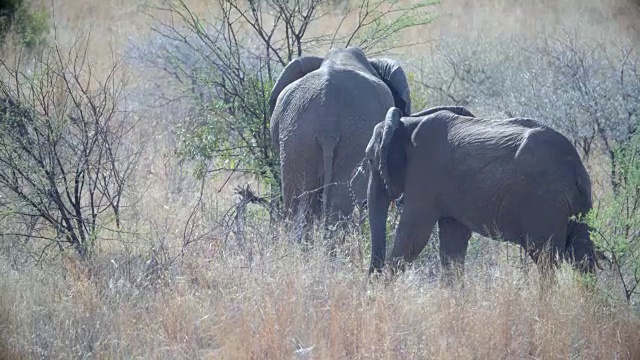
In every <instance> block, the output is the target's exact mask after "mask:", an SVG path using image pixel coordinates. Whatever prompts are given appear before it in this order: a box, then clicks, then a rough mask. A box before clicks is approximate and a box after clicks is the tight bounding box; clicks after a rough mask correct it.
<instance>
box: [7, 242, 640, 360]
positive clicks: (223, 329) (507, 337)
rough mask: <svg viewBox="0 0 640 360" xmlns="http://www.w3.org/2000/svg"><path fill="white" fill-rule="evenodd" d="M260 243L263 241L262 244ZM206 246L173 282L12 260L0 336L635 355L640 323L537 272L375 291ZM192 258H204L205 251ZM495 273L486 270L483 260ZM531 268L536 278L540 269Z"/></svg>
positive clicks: (300, 353) (354, 273)
mask: <svg viewBox="0 0 640 360" xmlns="http://www.w3.org/2000/svg"><path fill="white" fill-rule="evenodd" d="M252 239H253V240H259V237H258V234H254V236H253V237H252ZM213 245H214V244H213V243H211V244H204V243H202V244H200V245H199V248H198V249H197V250H196V251H193V252H190V253H189V254H188V255H187V256H186V257H185V258H184V259H182V261H181V262H180V263H179V264H175V265H174V267H173V274H168V273H165V274H162V275H163V276H164V277H163V278H156V279H152V278H145V279H143V280H140V281H138V282H137V283H135V282H134V280H135V279H136V278H138V275H140V274H141V270H142V269H143V268H144V266H143V265H144V264H142V263H140V264H138V265H135V264H133V263H129V266H130V269H129V274H130V276H129V277H127V276H123V275H122V274H123V273H125V272H118V271H116V264H117V265H118V266H125V265H126V264H125V263H124V262H123V260H122V259H116V260H115V261H114V262H113V263H112V262H111V261H110V260H109V258H107V257H104V258H101V259H99V260H98V261H103V262H104V263H105V264H103V266H99V265H94V267H92V273H91V274H90V273H89V272H88V271H87V270H84V269H83V268H82V267H81V266H80V265H78V264H76V263H75V262H73V261H71V260H68V261H66V262H65V264H66V265H65V266H64V271H60V270H61V269H60V268H57V267H53V268H49V267H46V268H44V269H38V270H36V269H33V270H31V271H29V272H27V273H18V272H15V271H12V270H11V269H10V268H8V267H7V266H6V264H2V273H3V274H5V275H4V276H3V277H2V279H0V288H1V290H2V291H1V292H0V294H2V295H0V317H2V319H3V326H2V327H0V336H2V338H3V339H4V344H3V345H4V348H5V351H7V352H8V353H10V354H21V355H22V356H24V357H30V358H31V357H46V358H70V357H83V356H91V357H95V358H139V357H143V358H194V357H196V358H223V359H227V358H233V359H238V358H261V359H263V358H268V359H274V358H277V359H282V358H304V359H311V358H314V359H336V358H377V359H379V358H389V359H391V358H393V359H396V358H429V359H468V358H483V359H486V358H544V359H566V358H583V359H586V358H588V359H605V358H606V359H610V358H621V359H631V358H637V357H638V355H639V354H640V319H638V315H637V314H634V313H632V312H631V311H630V310H629V309H628V308H625V307H624V306H616V305H615V304H614V303H612V302H611V301H607V300H606V299H604V298H602V296H601V295H600V294H598V293H596V294H591V293H589V292H588V291H586V290H585V289H584V288H583V287H582V286H581V285H580V284H579V282H577V281H575V280H574V279H572V278H571V276H570V275H569V273H568V272H566V271H565V272H563V273H562V274H561V275H560V277H559V281H558V284H557V287H556V288H555V289H554V290H553V291H551V292H550V294H549V295H548V296H547V297H545V296H541V295H540V294H539V293H538V291H537V289H538V287H537V280H536V279H537V278H536V275H535V274H536V272H535V270H534V269H528V268H525V269H528V270H527V271H521V270H518V269H517V268H516V267H514V266H509V265H506V264H505V262H503V261H500V262H499V265H491V266H488V265H487V266H486V267H485V266H483V263H482V262H474V263H472V265H470V266H469V267H468V271H469V274H468V276H467V286H466V288H465V290H464V293H459V292H456V291H451V290H447V289H444V288H442V287H439V286H438V283H437V282H436V281H433V280H430V279H429V278H428V277H426V275H424V274H425V271H424V269H418V271H415V272H409V273H408V274H406V275H405V276H403V277H401V278H399V279H397V281H395V282H393V283H390V284H387V285H380V284H378V285H372V286H369V287H365V282H364V279H365V278H364V273H363V272H362V271H361V269H360V267H359V266H357V265H355V264H354V263H353V262H352V261H349V260H348V259H346V258H342V259H340V260H330V259H328V258H326V257H325V256H324V255H323V254H322V252H320V251H315V250H312V251H310V252H304V251H301V250H299V249H297V248H296V247H295V246H291V245H288V244H286V242H284V241H277V242H275V243H272V244H271V245H263V248H262V249H260V246H258V245H257V244H253V245H251V247H252V248H253V257H252V258H249V256H247V251H240V250H239V249H238V248H237V247H235V245H233V244H231V243H230V244H229V245H228V246H223V247H217V248H214V247H213ZM194 250H195V249H194ZM485 264H486V263H485ZM529 270H533V271H529Z"/></svg>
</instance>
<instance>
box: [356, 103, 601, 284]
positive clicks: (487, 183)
mask: <svg viewBox="0 0 640 360" xmlns="http://www.w3.org/2000/svg"><path fill="white" fill-rule="evenodd" d="M366 156H367V159H368V162H369V165H370V171H369V185H368V193H367V197H368V200H367V202H368V206H369V222H370V225H371V241H372V249H371V265H370V269H369V272H370V273H371V272H373V271H378V270H380V269H381V268H382V267H383V266H384V261H385V249H386V239H385V232H386V218H387V212H388V207H389V204H390V201H392V200H395V199H397V198H398V197H400V196H401V195H403V205H402V206H403V210H402V215H401V217H400V222H399V224H398V228H397V229H396V234H395V242H394V245H393V250H392V254H391V264H392V266H393V267H394V268H395V267H396V266H398V265H399V262H401V261H404V262H411V261H413V260H414V259H415V258H416V256H417V255H418V254H419V253H420V252H421V251H422V249H423V248H424V247H425V245H426V244H427V242H428V241H429V237H430V234H431V232H432V230H433V227H434V225H435V224H436V222H437V223H438V227H439V236H440V260H441V263H442V265H443V269H445V270H452V268H456V269H457V271H458V274H460V275H461V274H462V271H463V268H464V259H465V253H466V250H467V245H468V242H469V238H470V237H471V233H472V232H476V233H478V234H481V235H483V236H486V237H490V238H493V239H501V240H506V241H510V242H513V243H516V244H520V245H521V246H523V247H525V249H526V250H527V252H528V253H529V255H530V256H531V257H532V258H533V260H534V261H535V262H536V264H538V266H539V267H540V266H541V264H543V263H545V261H542V260H543V257H542V256H541V254H543V253H544V254H547V255H556V254H557V255H560V256H561V257H563V258H565V259H567V260H570V259H569V258H571V257H575V258H576V259H577V260H579V261H577V262H574V265H575V266H576V267H577V268H578V269H580V270H581V271H583V272H593V271H595V265H596V251H595V248H594V245H593V242H592V241H591V240H590V238H589V228H588V227H587V225H585V224H582V223H579V222H576V221H574V220H570V218H571V217H572V216H573V215H582V214H585V213H587V212H588V211H589V210H590V209H591V206H592V201H591V180H590V178H589V174H588V173H587V171H586V169H585V168H584V166H583V164H582V162H581V160H580V157H579V156H578V153H577V152H576V150H575V148H574V147H573V145H572V144H571V143H570V142H569V141H568V139H567V138H565V137H564V136H563V135H561V134H560V133H559V132H557V131H555V130H553V129H551V128H549V127H548V126H546V125H544V124H542V123H540V122H538V121H536V120H533V119H525V118H512V119H506V120H484V119H479V118H476V117H474V116H473V114H471V113H470V112H469V111H468V110H466V109H464V108H461V107H438V108H433V109H429V110H426V111H422V112H420V113H417V114H414V115H412V116H408V117H403V118H401V113H400V111H399V110H398V109H396V108H393V107H392V108H390V109H389V110H388V112H387V114H386V119H385V120H384V121H383V122H380V123H379V124H377V125H376V127H375V129H374V131H373V135H372V136H371V139H370V141H369V144H368V146H367V148H366ZM541 250H551V251H547V252H541ZM598 255H599V254H598ZM544 259H546V260H547V261H551V262H552V263H553V261H554V259H555V256H550V257H546V256H545V257H544ZM547 264H548V263H547ZM541 270H543V269H541ZM445 274H446V271H445Z"/></svg>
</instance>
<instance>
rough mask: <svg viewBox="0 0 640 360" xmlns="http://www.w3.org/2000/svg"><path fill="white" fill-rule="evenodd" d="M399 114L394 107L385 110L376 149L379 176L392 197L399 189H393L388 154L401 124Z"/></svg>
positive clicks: (393, 197) (395, 195)
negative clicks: (380, 137)
mask: <svg viewBox="0 0 640 360" xmlns="http://www.w3.org/2000/svg"><path fill="white" fill-rule="evenodd" d="M401 115H402V112H401V111H400V109H398V108H396V107H392V108H390V109H389V110H388V111H387V115H386V117H385V119H384V126H383V128H382V140H381V141H380V147H379V149H378V156H379V159H380V165H379V169H378V170H379V171H380V177H381V178H382V181H383V182H384V187H385V191H386V192H387V195H388V196H389V197H390V198H392V199H395V198H397V197H398V196H399V195H400V194H399V192H400V191H397V190H396V189H394V186H393V183H392V181H391V171H390V169H389V167H390V164H389V155H390V148H391V144H392V140H393V137H394V134H395V133H396V132H397V131H398V129H399V128H400V127H402V126H403V124H402V121H400V117H401Z"/></svg>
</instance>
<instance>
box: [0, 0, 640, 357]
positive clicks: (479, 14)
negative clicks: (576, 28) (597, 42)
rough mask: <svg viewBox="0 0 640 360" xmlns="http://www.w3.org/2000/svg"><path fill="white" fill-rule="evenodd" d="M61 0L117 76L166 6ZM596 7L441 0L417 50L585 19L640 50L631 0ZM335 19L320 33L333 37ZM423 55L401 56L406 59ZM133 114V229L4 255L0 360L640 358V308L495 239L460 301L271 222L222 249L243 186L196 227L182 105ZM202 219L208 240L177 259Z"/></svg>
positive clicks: (73, 25) (68, 35)
mask: <svg viewBox="0 0 640 360" xmlns="http://www.w3.org/2000/svg"><path fill="white" fill-rule="evenodd" d="M53 3H54V5H55V9H56V21H57V23H58V33H59V34H58V36H59V39H60V41H62V42H64V41H69V42H70V41H71V40H72V39H73V38H74V36H75V32H76V31H78V29H80V28H82V27H85V26H88V25H90V24H93V30H92V33H93V39H100V41H96V42H94V43H93V44H92V45H91V48H90V52H91V56H92V57H93V58H94V59H95V60H96V61H98V62H99V63H100V62H103V63H104V64H107V63H109V61H110V60H111V56H112V55H114V54H115V55H116V57H119V56H121V55H122V53H123V52H124V51H125V49H126V48H127V46H128V41H129V39H128V38H129V37H133V38H136V37H139V38H141V37H144V36H145V35H146V34H148V32H149V18H148V17H147V16H146V15H144V14H143V13H142V12H141V10H142V9H143V6H144V5H153V4H160V3H162V1H160V0H157V1H151V0H148V1H134V2H122V1H116V0H102V1H95V0H91V1H81V0H70V1H66V0H65V1H61V0H56V1H54V2H53ZM190 4H192V5H193V6H194V7H195V8H196V9H199V10H204V9H206V8H207V2H204V1H196V0H194V1H192V2H190ZM603 4H605V2H602V3H600V2H598V3H597V4H596V2H589V4H588V5H586V3H585V2H581V1H578V0H575V1H568V2H562V5H560V4H559V3H557V2H551V1H542V2H534V1H526V2H519V5H518V6H512V5H511V3H510V2H506V1H499V0H496V1H491V2H483V3H482V6H480V5H477V4H475V3H473V2H470V1H462V0H445V1H443V3H442V4H441V5H439V7H437V9H438V11H439V12H440V13H441V14H450V16H449V17H447V18H444V19H443V20H442V21H441V22H438V23H436V24H434V26H432V27H429V30H428V31H422V32H417V31H416V32H413V33H411V34H410V36H411V39H409V40H415V39H418V40H428V39H430V38H433V37H435V36H438V34H441V33H451V32H453V33H461V34H464V33H465V32H476V33H481V32H486V33H487V34H492V33H500V32H520V31H523V32H530V33H531V34H535V33H536V32H538V31H540V30H541V29H545V28H547V27H553V26H558V25H562V24H570V23H575V22H576V21H584V22H585V23H588V24H591V25H593V26H594V29H596V30H595V31H594V35H596V34H597V35H598V36H612V35H611V34H618V35H620V37H630V38H633V36H635V33H634V32H633V31H631V30H629V29H630V28H632V27H630V26H631V25H635V23H634V22H636V21H637V20H636V19H635V18H634V17H633V16H634V14H635V13H633V12H628V11H622V10H620V9H623V8H624V4H625V3H624V2H623V1H622V0H612V1H610V2H606V5H603ZM534 15H535V16H534ZM585 18H586V19H589V20H584V19H585ZM591 20H593V21H591ZM331 21H332V20H331V19H328V20H327V22H326V23H324V24H325V25H323V26H321V27H320V28H318V29H315V30H314V31H319V32H322V31H323V29H324V27H325V26H326V28H327V29H331V27H332V26H333V25H332V23H331ZM600 29H605V30H606V31H605V30H602V31H599V30H600ZM616 36H617V35H616ZM109 44H111V45H112V46H113V48H110V47H109V46H107V45H109ZM423 55H424V54H423V49H422V48H419V47H417V48H412V49H407V50H404V56H406V58H407V59H410V58H415V57H419V56H423ZM129 65H130V66H131V68H130V70H131V72H132V74H133V76H132V79H131V82H132V84H131V89H132V91H149V89H148V88H147V87H146V81H147V80H148V78H146V77H148V76H150V74H149V73H145V72H143V71H142V70H141V69H138V68H135V66H134V65H131V64H129ZM147 95H148V94H147ZM136 110H137V111H138V116H139V117H140V119H141V125H142V126H141V127H139V128H138V129H137V130H136V132H135V133H133V134H132V139H133V140H132V141H133V143H134V145H135V146H139V147H142V148H143V149H144V151H145V155H144V156H143V158H142V160H141V163H140V166H139V169H138V172H137V174H136V178H135V182H134V183H133V186H134V191H133V193H132V194H131V198H129V199H128V203H127V205H128V207H127V208H126V209H125V214H124V216H125V219H126V220H125V222H124V223H125V224H126V226H127V227H128V233H127V234H121V235H119V236H118V237H116V239H115V240H117V241H103V242H102V243H101V245H100V248H99V251H98V253H97V256H96V259H95V260H94V262H93V264H91V265H89V266H88V267H84V265H81V264H79V263H77V262H76V261H75V260H74V259H73V258H71V257H68V258H65V259H64V260H63V261H60V260H54V261H51V262H47V263H44V264H43V265H41V266H40V267H33V266H21V265H19V264H18V265H16V258H19V255H16V258H11V257H7V256H3V257H1V258H0V273H1V274H3V275H2V277H0V358H7V359H16V358H84V357H92V358H152V359H155V358H163V359H164V358H216V359H218V358H223V359H227V358H233V359H237V358H260V359H263V358H267V359H280V358H295V359H342V358H349V359H351V358H376V359H380V358H384V359H387V358H388V359H398V358H399V359H405V358H428V359H469V358H482V359H486V358H544V359H556V358H558V359H566V358H581V359H592V358H593V359H601V358H602V359H611V358H620V359H637V358H640V318H639V315H638V312H637V310H634V309H632V308H630V307H627V306H625V305H623V304H622V303H620V302H618V301H617V300H616V299H615V298H613V299H612V298H609V297H608V295H607V294H609V293H606V294H605V293H604V292H601V291H596V292H589V291H587V290H585V288H584V287H583V286H582V285H581V283H580V282H579V281H577V280H576V279H573V278H572V277H571V275H570V273H569V272H567V271H563V272H562V273H561V274H560V279H559V281H558V284H557V287H556V288H554V289H553V290H552V291H550V292H549V294H548V295H546V296H542V295H540V294H539V292H538V284H537V275H536V274H537V273H536V270H535V269H532V268H530V267H524V268H522V267H520V266H516V262H514V261H509V259H505V258H509V256H505V252H504V251H503V250H502V247H501V246H498V245H496V244H495V243H492V242H490V243H489V244H488V245H487V246H485V247H483V248H482V250H478V251H477V252H479V255H477V256H476V257H475V258H474V257H473V256H470V258H471V259H470V261H469V264H468V266H467V279H466V288H465V290H464V293H457V292H452V291H450V290H447V289H444V288H441V287H440V286H439V285H438V282H437V281H435V280H434V279H433V275H432V273H433V269H432V268H433V267H434V265H433V264H432V263H431V262H429V261H423V263H424V265H423V266H422V267H418V268H416V269H415V271H411V272H409V273H407V274H406V275H405V276H402V277H401V278H399V279H397V280H396V281H394V282H393V283H389V284H387V285H383V284H376V285H370V286H365V285H366V284H365V269H366V263H367V261H368V256H369V255H368V253H367V252H366V248H365V246H364V245H363V238H362V237H361V236H356V235H353V234H352V235H350V237H349V238H348V244H350V245H348V246H347V248H346V249H345V254H346V255H344V256H343V257H339V258H338V259H329V258H327V257H326V256H325V255H324V254H323V252H321V251H320V250H318V249H315V250H307V251H305V250H302V249H300V248H299V247H298V246H295V245H292V244H291V243H289V242H288V238H289V236H287V235H286V234H285V233H283V235H281V236H271V235H267V234H269V232H268V231H267V230H266V228H265V227H266V224H265V221H261V220H256V223H254V224H251V226H249V227H248V230H247V234H246V238H245V240H244V242H243V243H238V242H237V241H234V240H233V238H232V240H229V241H226V240H224V236H223V235H224V234H225V232H226V231H227V230H228V229H226V228H225V227H224V226H222V225H221V223H220V222H219V221H220V219H221V214H222V212H223V210H224V209H226V208H228V207H229V206H230V204H231V203H232V199H231V197H230V189H232V187H233V186H232V185H234V184H236V183H239V182H245V180H246V179H236V180H234V181H231V184H230V186H227V187H226V188H225V189H223V190H222V191H220V192H218V190H219V188H220V185H221V182H222V181H218V182H217V183H207V186H206V187H205V190H206V191H205V194H204V197H203V201H202V203H201V206H202V207H201V208H200V211H199V212H197V214H196V215H197V216H195V217H191V211H192V209H193V207H194V205H195V204H196V201H197V199H198V193H197V189H198V184H197V183H196V182H195V181H194V180H193V179H192V178H191V176H190V173H189V167H188V166H186V165H185V164H181V163H180V162H179V161H178V160H177V159H176V158H175V156H174V153H173V151H174V150H175V133H174V131H173V130H174V126H175V124H177V123H179V122H180V121H181V116H184V114H185V109H183V108H179V107H177V108H173V109H171V110H170V111H168V110H166V109H160V108H154V107H153V106H147V107H142V108H141V109H136ZM222 180H224V179H222ZM241 180H242V181H241ZM220 209H223V210H220ZM188 220H189V221H190V223H189V224H188V223H187V221H188ZM192 224H193V226H194V227H195V228H194V229H195V231H196V233H197V235H198V236H199V240H198V242H196V243H195V244H193V245H191V246H190V247H188V248H187V252H186V253H185V254H184V256H178V255H179V254H180V248H181V245H182V241H183V232H184V229H185V226H186V225H189V226H192ZM110 237H111V235H110ZM7 254H9V253H8V252H7ZM11 254H14V255H15V253H13V252H12V253H11ZM425 258H426V257H425ZM431 258H433V256H431ZM172 259H173V261H171V260H172ZM436 272H437V269H436ZM601 281H605V282H606V281H613V280H611V279H610V278H609V277H606V276H605V277H604V278H603V279H601ZM604 288H607V287H606V286H604ZM609 295H610V294H609Z"/></svg>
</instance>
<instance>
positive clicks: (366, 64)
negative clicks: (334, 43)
mask: <svg viewBox="0 0 640 360" xmlns="http://www.w3.org/2000/svg"><path fill="white" fill-rule="evenodd" d="M269 106H270V110H271V113H272V115H271V137H272V140H273V146H274V148H275V149H276V152H277V153H278V156H279V158H280V169H281V177H282V194H283V201H284V207H285V209H286V210H288V211H291V212H293V213H298V212H299V211H300V210H303V211H305V212H306V215H307V216H306V217H307V219H308V218H309V217H315V218H318V217H320V216H321V217H322V219H324V220H328V222H329V223H335V222H337V221H338V220H339V219H340V217H344V216H348V215H349V214H351V212H352V211H353V207H354V202H359V203H362V202H363V201H364V200H365V198H366V186H367V176H363V174H358V173H357V172H356V176H355V177H354V176H353V174H354V170H355V169H356V167H357V166H358V163H359V162H360V161H361V160H362V157H363V152H364V149H365V148H366V146H367V143H368V141H369V137H370V134H371V132H372V131H373V127H374V126H375V125H376V124H377V123H378V122H380V121H382V120H384V116H385V114H386V111H387V109H389V107H392V106H395V107H396V108H399V111H400V112H401V113H402V114H410V113H411V97H410V91H409V85H408V82H407V78H406V76H405V73H404V71H403V69H402V67H401V66H400V64H399V63H398V62H397V61H394V60H389V59H367V57H366V56H365V54H364V52H363V51H362V50H360V49H359V48H355V47H350V48H342V49H331V50H330V51H329V52H328V53H327V55H326V56H325V57H324V58H322V57H317V56H301V57H298V58H296V59H294V60H293V61H291V62H290V63H289V64H288V65H287V66H286V67H285V68H284V69H283V71H282V73H281V74H280V76H279V78H278V80H277V81H276V83H275V85H274V87H273V90H272V93H271V97H270V99H269ZM350 186H351V189H350ZM350 190H353V191H350ZM354 194H355V197H356V199H353V197H352V195H354ZM354 200H355V201H354Z"/></svg>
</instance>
